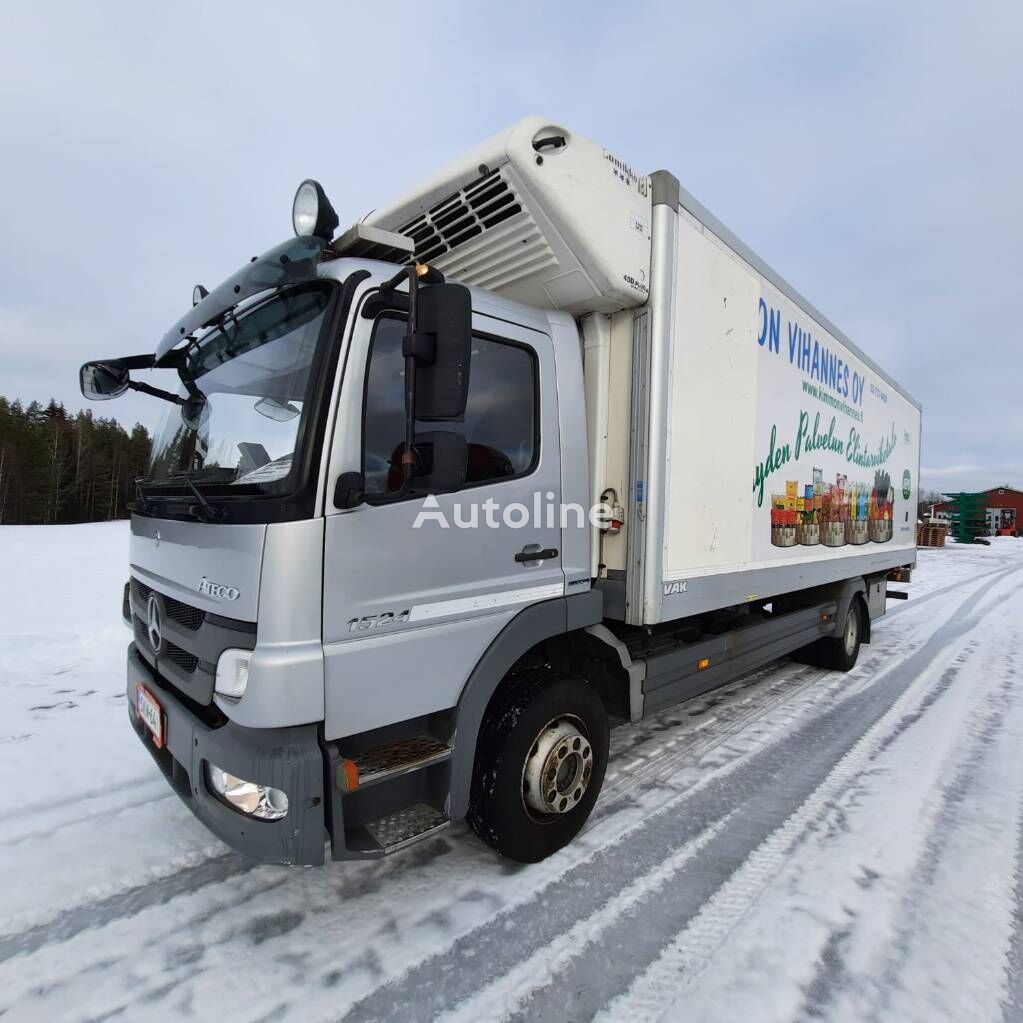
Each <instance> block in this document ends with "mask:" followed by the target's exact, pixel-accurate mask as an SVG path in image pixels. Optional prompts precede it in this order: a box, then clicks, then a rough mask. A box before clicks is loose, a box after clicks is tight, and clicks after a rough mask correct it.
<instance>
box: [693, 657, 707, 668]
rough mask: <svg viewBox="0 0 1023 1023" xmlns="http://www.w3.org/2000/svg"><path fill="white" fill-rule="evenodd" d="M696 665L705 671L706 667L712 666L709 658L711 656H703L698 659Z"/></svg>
mask: <svg viewBox="0 0 1023 1023" xmlns="http://www.w3.org/2000/svg"><path fill="white" fill-rule="evenodd" d="M696 667H697V668H698V669H699V670H700V671H703V669H704V668H709V667H710V658H709V657H701V658H700V659H699V660H698V661H697V662H696Z"/></svg>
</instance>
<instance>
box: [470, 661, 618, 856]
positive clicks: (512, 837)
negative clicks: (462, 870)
mask: <svg viewBox="0 0 1023 1023" xmlns="http://www.w3.org/2000/svg"><path fill="white" fill-rule="evenodd" d="M607 751H608V722H607V714H606V712H605V710H604V705H603V703H602V702H601V700H600V697H599V696H598V695H597V694H596V693H595V692H594V691H593V689H592V688H591V687H590V686H588V685H587V684H586V683H585V682H583V681H582V680H581V679H578V678H573V677H571V676H567V675H552V674H550V673H549V672H546V671H545V672H540V673H537V674H536V675H533V676H531V677H528V678H524V679H521V680H518V681H516V682H515V683H514V684H513V685H512V686H511V687H510V688H509V690H508V692H507V693H506V694H505V695H504V696H503V697H499V699H498V700H497V701H496V703H495V704H494V705H493V706H492V707H491V708H490V709H489V710H488V712H487V716H486V718H485V719H484V722H483V727H482V729H481V730H480V738H479V744H478V746H477V750H476V765H475V770H474V774H473V785H472V794H471V797H470V802H469V814H468V819H469V823H470V824H471V825H472V827H473V829H474V830H475V832H476V834H477V835H479V837H480V838H482V839H483V841H484V842H486V843H487V844H488V845H490V846H491V847H492V848H494V849H496V850H497V851H498V852H499V853H500V854H501V855H502V856H507V857H508V858H509V859H513V860H518V861H519V862H520V863H536V862H537V861H539V860H542V859H544V858H545V857H547V856H550V855H551V853H554V852H557V850H558V849H560V848H561V847H562V846H564V845H567V844H568V843H569V842H570V841H571V840H572V839H573V838H574V837H575V836H576V835H577V834H578V833H579V829H580V828H581V827H582V826H583V824H584V823H585V822H586V818H587V817H589V815H590V811H591V810H592V809H593V804H594V803H595V802H596V800H597V795H598V794H599V792H600V786H601V784H602V783H603V780H604V771H605V769H606V767H607Z"/></svg>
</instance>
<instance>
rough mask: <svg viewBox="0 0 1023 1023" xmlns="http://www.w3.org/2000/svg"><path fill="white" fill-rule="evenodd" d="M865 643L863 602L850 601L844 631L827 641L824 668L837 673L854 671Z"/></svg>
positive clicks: (858, 600)
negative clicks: (831, 669)
mask: <svg viewBox="0 0 1023 1023" xmlns="http://www.w3.org/2000/svg"><path fill="white" fill-rule="evenodd" d="M862 642H863V602H862V601H861V600H860V598H859V597H853V599H852V600H851V601H849V611H848V612H847V614H846V616H845V622H844V623H843V625H842V631H841V633H839V635H837V636H835V637H834V638H833V639H829V640H827V642H826V644H825V647H824V665H823V666H824V667H825V668H833V669H834V670H835V671H852V669H853V668H855V667H856V661H857V659H858V658H859V656H860V646H861V645H862Z"/></svg>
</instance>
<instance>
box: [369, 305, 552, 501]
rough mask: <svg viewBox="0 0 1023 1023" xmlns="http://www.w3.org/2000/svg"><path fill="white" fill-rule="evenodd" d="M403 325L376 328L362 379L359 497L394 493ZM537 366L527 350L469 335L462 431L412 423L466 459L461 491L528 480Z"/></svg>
mask: <svg viewBox="0 0 1023 1023" xmlns="http://www.w3.org/2000/svg"><path fill="white" fill-rule="evenodd" d="M404 334H405V321H404V320H403V319H398V318H394V317H389V316H387V317H382V318H380V319H378V320H377V322H376V325H375V327H374V330H373V340H372V343H371V347H370V358H369V366H368V369H367V372H366V399H365V410H366V411H365V424H364V428H363V471H364V473H365V476H366V491H367V493H371V494H382V493H387V492H388V491H393V490H397V489H398V488H399V486H400V485H401V453H402V447H403V445H404V439H405V360H404V359H403V358H402V355H401V343H402V338H403V336H404ZM538 412H539V403H538V398H537V372H536V360H535V357H534V356H533V354H532V352H530V351H529V349H527V348H524V347H523V346H521V345H517V344H513V343H512V342H509V341H502V340H498V339H496V338H492V337H490V336H483V335H476V334H474V335H473V339H472V362H471V363H470V367H469V397H468V403H467V405H466V411H465V419H464V421H463V422H461V423H418V424H417V430H422V431H427V430H452V431H455V432H457V433H461V434H462V435H464V437H465V441H466V445H467V447H468V452H469V460H468V473H467V477H466V486H473V485H479V484H482V483H490V482H495V481H500V480H506V479H514V478H516V477H519V476H524V475H526V474H527V473H529V472H532V470H533V468H534V467H535V464H536V456H537V452H538V451H539V438H538V429H537V425H538V419H539V416H538Z"/></svg>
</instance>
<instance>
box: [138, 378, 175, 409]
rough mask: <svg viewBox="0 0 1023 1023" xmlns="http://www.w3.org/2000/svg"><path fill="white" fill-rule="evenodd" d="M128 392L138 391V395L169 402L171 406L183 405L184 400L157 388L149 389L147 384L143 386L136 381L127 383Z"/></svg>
mask: <svg viewBox="0 0 1023 1023" xmlns="http://www.w3.org/2000/svg"><path fill="white" fill-rule="evenodd" d="M128 390H130V391H139V392H140V393H142V394H148V395H150V396H151V397H153V398H162V399H163V400H164V401H169V402H170V403H171V404H172V405H184V404H185V399H184V398H179V397H178V396H177V395H176V394H171V392H170V391H164V390H162V389H161V388H159V387H151V386H150V385H149V384H144V383H141V382H140V381H137V380H129V381H128Z"/></svg>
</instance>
